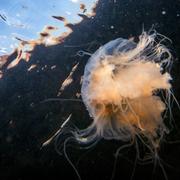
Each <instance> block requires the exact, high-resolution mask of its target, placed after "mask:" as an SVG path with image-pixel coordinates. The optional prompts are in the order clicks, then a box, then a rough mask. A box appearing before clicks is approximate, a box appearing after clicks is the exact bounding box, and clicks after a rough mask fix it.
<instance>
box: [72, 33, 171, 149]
mask: <svg viewBox="0 0 180 180" xmlns="http://www.w3.org/2000/svg"><path fill="white" fill-rule="evenodd" d="M157 36H158V37H161V36H160V35H158V34H157V33H156V32H153V33H152V34H148V33H146V32H143V33H142V34H141V35H140V36H139V42H138V43H136V42H134V41H133V40H127V39H123V38H118V39H115V40H112V41H110V42H108V43H107V44H105V45H104V46H102V47H100V48H99V49H98V50H97V51H96V52H95V53H94V54H93V55H92V56H91V57H90V59H89V61H88V63H87V65H86V67H85V71H84V76H83V83H82V89H81V94H82V99H83V102H84V103H85V105H86V107H87V110H88V112H89V114H90V116H91V117H92V118H93V122H92V124H91V125H90V126H89V127H88V128H87V129H85V130H81V131H79V132H77V133H75V137H76V139H77V140H78V141H79V142H82V143H89V142H94V141H96V140H97V139H99V138H104V139H117V140H122V141H130V140H133V139H134V138H135V137H136V136H137V135H138V136H139V135H140V136H143V137H146V138H147V139H148V141H149V144H151V145H152V146H153V147H157V146H158V145H159V140H160V139H161V138H162V137H163V135H164V133H165V132H167V130H168V129H167V127H166V126H165V124H164V122H163V117H162V113H163V112H164V111H165V110H166V104H165V102H163V101H162V99H161V98H160V97H159V96H158V94H157V92H158V91H161V90H163V91H167V92H169V91H170V88H171V84H170V80H171V75H170V74H169V72H168V71H167V69H168V68H167V67H169V65H170V63H171V59H172V57H171V54H170V52H169V50H168V49H167V48H166V47H165V46H164V45H162V44H161V43H162V40H161V41H160V42H159V43H158V42H157V41H156V40H157V39H158V38H157ZM167 94H168V93H167Z"/></svg>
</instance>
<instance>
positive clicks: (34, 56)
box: [0, 0, 180, 180]
mask: <svg viewBox="0 0 180 180" xmlns="http://www.w3.org/2000/svg"><path fill="white" fill-rule="evenodd" d="M95 11H96V15H95V17H94V18H84V20H83V21H82V22H81V23H79V24H77V25H71V26H70V27H71V28H72V30H73V32H72V33H71V34H70V35H69V36H68V37H66V38H65V39H64V40H63V42H62V43H59V44H57V45H54V46H50V47H45V46H44V45H37V46H36V47H35V49H34V50H33V51H32V52H31V57H30V60H29V61H28V62H26V61H23V60H21V61H20V62H19V63H18V65H17V66H15V67H13V68H11V69H7V67H8V65H9V64H10V63H11V62H12V61H13V60H14V58H15V57H16V56H17V53H16V52H14V54H12V55H10V56H9V57H6V63H5V64H4V65H3V66H2V67H1V71H2V72H3V77H2V78H1V79H0V179H2V180H5V179H19V180H20V179H32V178H34V179H35V178H48V177H49V179H68V178H71V179H77V175H76V174H75V172H74V170H73V169H72V167H71V166H70V164H69V163H68V162H67V160H66V158H65V157H64V156H60V155H59V154H58V153H57V152H56V151H55V148H54V142H52V143H50V144H49V145H47V146H45V147H43V148H42V143H44V142H45V141H46V140H47V139H48V138H49V137H51V136H52V135H53V133H55V132H56V131H57V130H58V129H59V127H60V125H61V124H62V122H63V121H64V120H65V119H66V118H67V117H68V116H69V114H70V113H72V121H71V122H70V124H69V125H72V124H73V123H75V124H76V125H77V126H78V127H86V125H87V124H88V123H89V122H90V121H91V119H90V117H89V115H88V112H87V111H86V109H85V107H84V105H83V104H82V103H79V102H46V103H41V101H43V100H44V99H47V98H53V97H57V94H58V93H60V87H61V84H62V83H63V81H64V79H66V77H67V76H68V75H69V72H70V71H71V69H72V67H73V66H74V65H75V64H77V63H79V65H78V67H77V69H76V71H75V72H74V74H73V75H72V79H73V83H72V84H70V85H69V86H68V87H67V88H66V89H65V91H62V93H61V95H60V96H59V97H61V98H68V99H69V98H77V96H76V95H77V93H80V88H81V85H80V81H81V76H82V75H83V70H84V66H85V64H86V62H87V60H88V58H89V57H88V56H86V55H85V56H83V57H80V56H77V55H76V54H77V52H78V51H79V50H84V51H87V52H90V53H93V52H94V51H95V50H96V49H97V48H98V47H100V46H101V45H103V44H105V43H106V42H108V41H110V40H112V39H115V38H118V37H123V38H129V37H137V36H138V35H139V34H141V32H142V28H143V27H144V29H145V30H149V29H150V28H151V27H152V26H154V28H155V29H156V30H157V31H158V32H159V33H161V34H163V35H165V36H167V37H169V38H170V39H171V40H172V44H171V45H168V47H169V48H170V49H171V52H172V54H173V56H174V64H173V67H172V70H171V73H172V77H173V81H172V85H173V91H174V95H175V96H176V98H177V100H178V101H179V102H180V94H179V93H180V63H179V57H180V38H179V37H180V1H178V0H174V1H171V0H159V1H153V0H116V1H114V0H100V1H99V3H98V5H97V7H96V9H95ZM72 45H73V46H72ZM34 64H36V67H35V68H34V69H32V70H31V71H28V69H29V68H30V67H31V65H34ZM53 66H54V67H55V68H52V67H53ZM172 113H173V117H174V124H175V125H176V126H175V127H174V129H173V131H172V132H171V133H170V134H169V135H168V137H166V139H167V142H164V143H162V146H161V149H160V152H159V155H160V157H161V159H162V164H163V167H164V170H165V172H166V175H167V177H168V179H173V180H176V179H177V180H178V179H180V153H179V152H180V143H175V142H174V141H176V140H179V139H180V133H179V132H180V121H179V119H180V110H179V109H178V107H177V105H176V104H175V103H174V104H173V105H172ZM166 121H168V118H167V120H166ZM64 138H65V137H63V138H62V141H63V139H64ZM122 145H124V143H122V142H118V141H103V140H102V141H101V142H99V143H98V144H97V145H96V146H95V147H93V148H92V149H90V150H89V151H85V150H77V149H76V148H73V147H67V153H68V155H69V157H70V158H71V160H72V161H73V163H74V164H75V165H76V167H77V169H78V171H79V173H80V175H81V178H82V179H84V180H87V179H91V180H92V179H104V180H105V179H110V178H111V175H112V169H113V163H114V153H115V152H116V149H117V148H118V147H120V146H122ZM135 158H136V149H135V147H131V148H126V149H124V150H123V151H122V155H121V156H120V157H119V158H118V161H117V166H116V172H115V175H114V179H123V180H124V179H131V178H132V179H134V180H135V179H137V180H139V179H159V180H161V179H165V177H164V174H165V173H164V172H163V171H162V168H161V167H160V166H159V164H157V166H155V164H154V163H150V164H135ZM154 167H155V168H154ZM153 169H154V170H153Z"/></svg>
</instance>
